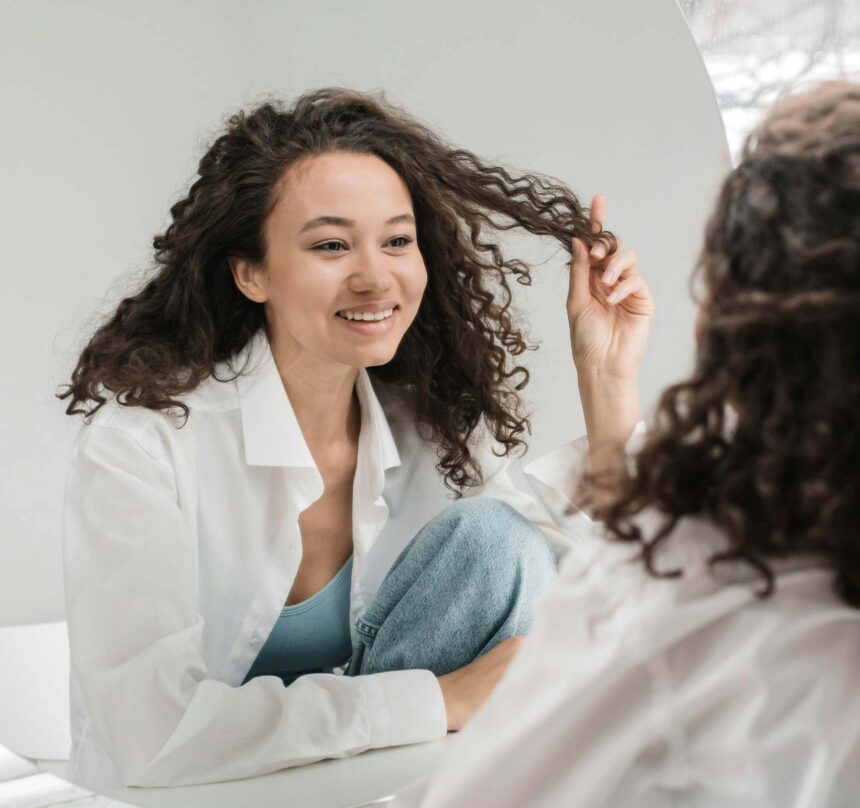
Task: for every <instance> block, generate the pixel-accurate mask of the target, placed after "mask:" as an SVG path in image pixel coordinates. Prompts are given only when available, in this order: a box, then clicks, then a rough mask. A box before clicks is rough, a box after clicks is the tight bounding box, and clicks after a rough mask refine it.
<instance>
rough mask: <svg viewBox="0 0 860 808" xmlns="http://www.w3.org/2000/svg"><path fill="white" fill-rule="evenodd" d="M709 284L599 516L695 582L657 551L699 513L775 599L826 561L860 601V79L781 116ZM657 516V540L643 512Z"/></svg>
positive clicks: (734, 179)
mask: <svg viewBox="0 0 860 808" xmlns="http://www.w3.org/2000/svg"><path fill="white" fill-rule="evenodd" d="M697 277H698V278H701V280H703V281H704V284H703V286H704V299H703V302H702V310H701V313H700V325H699V330H700V333H699V346H698V352H697V357H696V365H695V369H694V371H693V374H692V376H691V378H689V379H688V380H686V381H684V382H682V383H680V384H676V385H674V386H672V387H670V388H669V389H667V390H666V391H665V392H664V393H663V395H662V397H661V399H660V401H659V405H658V409H657V412H656V418H655V423H654V425H653V429H652V431H651V433H650V436H649V437H648V438H647V439H646V441H645V443H644V444H643V446H642V448H641V449H640V450H639V451H638V452H637V453H636V455H635V457H634V458H633V459H632V460H631V465H630V467H629V468H628V469H627V471H626V472H622V475H621V479H620V481H619V479H617V478H616V479H615V480H614V481H609V483H608V485H610V486H611V487H610V491H609V493H610V496H608V497H607V498H605V499H604V502H605V503H606V504H605V505H604V506H603V507H602V508H599V509H598V510H599V515H600V517H601V518H602V519H603V520H604V521H605V523H606V526H607V528H608V532H609V534H610V535H612V536H614V537H616V538H620V539H626V540H631V541H639V542H641V543H642V545H643V556H644V561H645V564H646V567H647V569H648V570H649V572H651V573H652V574H658V575H659V574H669V575H677V574H680V573H681V571H680V570H671V571H663V572H662V573H659V572H657V570H656V568H655V557H656V553H657V550H658V548H659V547H660V545H661V544H662V543H663V542H664V541H666V540H667V538H668V537H669V534H670V533H671V531H672V529H673V528H674V526H675V525H676V523H677V522H678V520H679V519H681V518H682V517H685V516H688V515H698V516H702V517H705V518H706V519H708V520H709V521H711V522H712V523H713V524H715V525H716V526H717V527H718V528H720V529H721V531H722V532H723V533H724V534H725V536H726V537H727V539H728V545H727V548H726V549H725V550H724V551H722V552H720V553H719V554H718V555H716V556H714V557H713V558H711V564H712V565H713V564H715V563H719V562H723V561H741V562H747V563H748V564H750V565H752V566H753V567H754V568H755V569H756V570H757V571H758V572H759V573H760V574H761V576H762V580H763V588H762V594H770V593H771V591H772V590H773V585H774V574H773V570H772V568H771V564H770V563H769V562H771V561H772V560H774V559H777V558H782V557H787V556H794V555H799V554H814V555H816V556H818V557H821V558H823V559H824V560H825V561H826V562H827V563H828V564H829V565H830V566H832V568H833V570H834V575H835V589H836V591H837V593H838V595H839V596H840V597H841V598H842V599H843V600H844V601H845V602H846V603H848V604H850V605H852V606H858V607H860V521H859V520H858V516H860V509H858V506H859V505H860V85H857V84H850V83H844V82H838V83H836V82H834V83H828V84H825V85H821V86H819V87H817V88H816V89H814V90H812V91H808V92H806V93H804V94H801V95H797V96H794V97H788V98H786V99H784V100H782V101H781V102H779V103H777V104H776V106H775V107H774V108H773V109H772V111H771V112H770V113H769V115H768V116H767V118H766V120H765V121H764V123H763V124H762V125H761V126H760V127H759V129H758V130H757V131H755V132H753V133H752V134H751V135H750V137H749V139H748V140H747V142H746V145H745V148H744V151H743V156H742V160H741V163H740V164H739V165H738V167H737V168H736V169H735V170H734V171H733V172H732V173H731V174H730V175H729V177H728V178H727V179H726V181H725V183H724V184H723V187H722V191H721V193H720V196H719V201H718V203H717V206H716V210H715V212H714V213H713V215H712V217H711V219H710V222H709V224H708V227H707V232H706V237H705V244H704V250H703V253H702V257H701V259H700V262H699V267H698V270H697ZM595 483H596V484H597V485H598V486H600V485H601V484H602V483H600V481H594V480H591V484H592V486H593V485H594V484H595ZM591 491H592V494H593V493H594V488H593V487H592V488H591ZM652 506H653V507H654V508H655V509H656V513H657V514H659V516H658V523H659V528H658V529H656V530H655V531H653V532H652V533H651V535H644V533H645V531H643V529H642V527H641V526H640V525H638V524H637V521H640V522H641V520H637V519H635V518H634V517H635V516H636V514H638V513H640V512H641V511H643V510H644V509H645V508H646V507H652ZM649 532H650V531H649Z"/></svg>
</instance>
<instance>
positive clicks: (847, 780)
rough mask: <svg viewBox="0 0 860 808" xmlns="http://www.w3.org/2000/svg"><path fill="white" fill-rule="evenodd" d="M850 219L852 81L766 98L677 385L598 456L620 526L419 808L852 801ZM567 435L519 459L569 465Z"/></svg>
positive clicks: (855, 279)
mask: <svg viewBox="0 0 860 808" xmlns="http://www.w3.org/2000/svg"><path fill="white" fill-rule="evenodd" d="M858 212H860V86H858V85H856V84H855V85H850V84H832V85H824V86H823V87H820V88H818V89H816V90H815V91H812V92H810V93H809V94H807V95H803V96H799V97H795V98H789V99H786V100H784V101H783V102H782V103H780V104H778V105H777V106H776V107H775V108H774V110H773V111H772V112H771V113H770V115H769V116H768V118H767V119H766V121H765V122H764V124H763V125H762V126H761V128H760V129H759V130H758V131H757V132H756V133H755V134H754V135H753V137H752V138H751V140H750V141H749V143H748V145H747V148H746V152H745V154H744V158H743V161H742V162H741V164H740V166H738V168H737V169H736V170H735V171H733V172H732V174H731V175H730V176H729V177H728V179H727V180H726V182H725V184H724V186H723V189H722V194H721V196H720V199H719V202H718V205H717V209H716V211H715V213H714V215H713V218H712V219H711V222H710V224H709V227H708V231H707V237H706V241H705V249H704V253H703V257H702V264H701V265H702V269H703V270H704V280H705V285H706V299H705V302H704V304H703V307H702V310H701V315H700V319H699V324H698V329H697V330H698V332H699V347H698V354H697V364H696V368H695V370H694V373H693V375H692V377H691V378H690V379H688V380H687V381H685V382H683V383H681V384H679V385H676V386H674V387H672V388H670V389H669V390H668V391H666V393H664V395H663V397H662V399H661V402H660V405H659V409H658V411H657V417H656V423H655V425H654V428H653V431H652V432H651V433H650V436H648V437H647V438H646V439H645V442H644V445H643V446H641V448H640V449H639V451H638V452H637V453H636V454H635V456H634V459H633V460H632V463H631V465H630V467H625V466H624V464H621V465H620V471H619V464H617V462H616V463H615V469H614V471H613V470H612V469H613V464H612V462H611V454H610V453H609V452H608V450H602V451H603V453H604V455H605V456H604V457H603V458H602V459H600V462H601V463H602V465H603V468H602V469H600V476H601V477H602V481H601V480H596V481H595V480H593V481H592V485H591V486H590V489H591V499H592V502H593V501H594V499H595V498H596V499H597V511H596V512H597V514H598V515H599V516H600V517H601V519H602V520H604V522H605V526H606V532H607V533H608V535H609V537H612V538H614V539H617V540H620V541H615V542H607V541H605V540H603V537H602V536H598V537H595V538H592V539H590V540H589V541H586V542H584V543H583V545H582V546H581V547H580V549H579V550H578V551H572V552H571V553H570V554H568V556H567V558H566V560H565V563H564V564H563V565H562V569H561V570H560V573H559V577H558V579H557V582H556V584H555V585H554V588H553V590H552V593H551V594H550V595H549V596H548V597H547V598H546V599H544V601H543V603H542V605H541V610H540V611H539V613H538V615H537V618H536V622H535V626H534V630H533V632H532V634H531V635H530V637H529V639H528V640H527V641H526V642H525V644H524V646H523V649H522V652H521V653H520V654H519V655H518V656H517V658H516V659H515V661H514V662H513V664H512V665H511V667H510V669H509V671H508V673H507V675H506V676H505V679H504V680H503V682H502V683H501V684H500V686H499V688H497V689H496V690H495V691H494V693H493V695H492V696H491V697H490V699H489V701H488V702H487V704H486V705H485V708H484V709H483V710H482V711H481V714H480V715H479V716H478V717H476V719H475V721H474V722H473V723H472V724H471V725H470V726H469V727H468V729H467V731H466V732H465V733H464V734H463V735H462V736H460V737H459V738H458V739H457V740H456V741H455V747H454V749H453V752H454V754H452V755H451V758H450V764H449V765H448V766H447V767H443V770H442V771H441V772H440V773H439V775H438V777H437V778H436V779H435V780H434V782H433V784H432V786H431V788H430V789H429V792H428V793H427V794H426V796H425V799H423V800H421V801H420V804H421V805H422V806H426V808H431V807H432V808H435V807H436V806H439V808H441V807H442V806H445V808H458V806H474V805H493V806H498V808H502V806H523V805H528V806H533V807H534V808H544V807H546V808H549V806H552V807H553V808H555V806H562V805H582V806H589V807H590V808H593V807H594V806H604V805H605V806H628V805H636V806H644V805H648V806H652V805H653V806H658V805H659V806H663V805H669V804H671V805H689V806H714V807H716V806H733V807H734V806H773V807H774V808H776V806H779V808H786V807H787V806H812V805H814V806H844V807H845V808H847V806H849V805H852V806H853V805H857V804H858V795H860V722H858V715H860V687H858V671H860V610H858V608H857V607H858V606H860V540H858V532H857V531H858V525H857V503H858V501H860V490H858V488H860V476H858V468H860V428H858V427H860V421H858V413H860V375H858V373H860V330H858V328H857V318H858V312H860V216H858ZM588 274H589V272H588V267H587V265H586V264H584V263H583V262H578V264H575V265H574V271H573V277H574V284H573V286H574V293H573V295H572V302H571V306H570V311H571V328H572V334H573V335H574V356H575V359H576V362H577V365H578V366H580V365H581V364H582V363H583V361H584V360H585V359H586V353H585V352H583V351H582V350H580V349H579V348H578V345H577V343H578V340H579V338H580V335H579V334H577V329H578V327H579V322H580V316H581V313H582V312H583V311H590V312H591V314H592V315H593V314H594V312H595V311H596V310H598V309H599V306H598V305H597V304H598V303H599V301H596V300H595V299H594V298H593V296H592V295H591V294H590V293H589V290H588V286H587V278H588ZM589 316H591V315H589ZM604 333H609V332H608V331H605V332H604ZM614 336H615V338H616V341H617V342H618V343H620V344H622V345H624V344H626V345H627V346H628V348H629V349H625V351H624V352H625V353H626V354H627V355H628V357H629V358H630V359H631V362H630V366H631V367H635V364H636V354H637V353H638V351H639V350H640V347H641V341H640V340H637V339H635V338H633V337H634V335H633V333H632V331H631V330H630V329H627V328H620V329H615V334H614ZM580 347H581V346H580ZM619 400H626V401H634V397H633V396H632V395H631V394H625V393H623V392H620V394H619ZM631 412H634V413H635V404H634V405H633V406H632V407H627V408H625V407H620V408H619V409H618V410H617V412H616V414H615V416H614V420H615V422H616V423H617V424H618V428H619V429H620V431H621V432H622V433H627V434H629V430H630V428H631V426H632V424H633V421H634V420H635V414H634V415H633V416H632V417H631V415H630V413H631ZM595 448H597V447H593V449H592V451H594V449H595ZM570 451H571V449H570V447H568V448H566V449H564V450H559V453H558V454H555V455H550V456H548V457H547V458H546V459H541V460H539V461H536V464H535V465H534V466H533V467H532V469H531V473H533V474H534V475H535V477H536V478H537V479H538V480H541V481H542V483H543V484H544V485H546V484H548V483H551V482H552V481H553V478H554V479H555V480H556V481H558V480H560V479H561V477H559V476H558V475H559V472H566V473H567V475H568V479H570V475H571V472H572V471H573V470H574V469H575V465H574V464H572V463H571V462H570ZM565 461H567V462H565ZM547 490H549V489H547ZM560 514H561V516H560V518H563V509H560ZM643 551H644V552H643ZM643 560H644V569H643V564H642V563H641V561H643ZM631 562H632V563H631ZM414 802H415V800H412V801H409V800H407V799H406V798H405V797H404V798H403V800H402V801H401V802H399V803H398V804H404V805H405V804H407V803H408V804H414Z"/></svg>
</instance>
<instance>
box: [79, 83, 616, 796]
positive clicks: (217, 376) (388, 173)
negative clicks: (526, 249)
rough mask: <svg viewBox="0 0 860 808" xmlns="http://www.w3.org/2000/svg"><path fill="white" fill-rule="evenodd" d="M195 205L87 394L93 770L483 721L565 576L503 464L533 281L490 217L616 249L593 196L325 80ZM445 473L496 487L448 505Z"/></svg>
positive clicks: (365, 740)
mask: <svg viewBox="0 0 860 808" xmlns="http://www.w3.org/2000/svg"><path fill="white" fill-rule="evenodd" d="M171 213H172V217H173V221H172V223H171V224H170V226H169V227H168V229H167V231H166V232H165V233H164V234H163V235H161V236H159V237H158V238H156V239H155V248H156V258H157V262H158V265H159V267H158V271H157V273H156V274H155V275H154V276H153V277H152V279H151V280H150V281H149V282H148V283H147V284H146V285H145V286H144V287H143V289H142V290H141V291H139V292H138V293H137V294H135V295H133V296H132V297H129V298H127V299H125V300H123V301H122V302H121V303H120V305H119V306H118V308H117V310H116V312H115V313H114V315H113V316H112V317H111V318H110V320H109V321H108V322H107V323H106V324H105V325H104V326H102V327H101V328H100V329H99V330H98V331H97V332H96V334H95V335H94V336H93V338H92V339H91V341H90V342H89V344H88V345H87V347H86V348H85V350H84V351H83V353H82V355H81V357H80V360H79V362H78V365H77V367H76V368H75V371H74V374H73V377H72V383H71V385H70V387H69V388H68V390H67V391H66V392H65V393H64V397H65V398H68V399H70V403H69V407H68V412H69V413H86V414H90V415H92V418H91V419H90V420H89V423H88V424H87V425H85V426H84V427H83V428H82V430H81V432H80V435H79V438H78V441H77V444H76V447H75V451H74V456H73V460H72V464H71V467H70V471H69V476H68V485H67V495H66V510H65V517H64V547H65V572H66V587H67V615H68V624H69V632H70V644H71V659H72V702H73V705H72V709H73V736H74V745H73V753H72V757H73V760H72V777H73V779H75V780H77V781H79V782H82V783H84V784H86V785H89V786H91V787H93V788H97V789H99V788H101V789H104V788H107V787H110V786H111V785H116V784H118V783H120V782H125V783H127V784H133V785H168V784H180V783H192V782H205V781H212V780H219V779H229V778H236V777H244V776H250V775H254V774H260V773H263V772H268V771H273V770H276V769H278V768H282V767H284V766H289V765H295V764H299V763H304V762H310V761H312V760H317V759H320V758H323V757H332V756H343V755H349V754H354V753H357V752H360V751H362V750H364V749H367V748H371V747H379V746H387V745H394V744H401V743H410V742H414V741H420V740H425V739H429V738H433V737H437V736H439V735H442V734H444V733H445V731H446V730H447V729H457V728H459V726H460V725H461V724H462V723H463V721H465V719H466V718H468V717H469V716H470V715H471V713H472V712H473V711H474V710H475V709H476V707H477V705H478V704H480V703H481V701H482V700H483V699H484V697H485V696H486V695H487V693H488V692H489V690H490V688H491V687H492V686H493V685H494V683H495V681H496V680H497V679H498V677H499V675H500V674H501V672H502V671H503V670H504V669H505V666H506V664H507V661H508V659H509V657H510V655H511V653H512V651H513V650H514V648H515V647H516V636H517V635H521V634H523V633H525V631H526V630H527V628H528V626H529V623H530V615H531V601H532V599H533V597H534V596H535V595H536V594H538V593H540V592H541V591H543V589H544V588H545V587H546V586H547V584H548V582H549V580H550V579H551V577H552V576H553V574H554V562H553V558H552V555H551V554H550V552H549V550H548V548H547V546H546V543H545V540H544V537H543V535H542V534H541V533H540V532H539V531H538V530H537V529H536V528H535V527H534V526H533V525H532V524H531V522H529V521H528V520H527V519H525V518H523V516H521V515H520V514H519V513H518V512H517V511H515V510H513V509H512V508H511V507H509V505H510V504H513V505H515V506H516V507H517V508H519V509H520V510H521V511H523V512H524V514H526V515H527V516H531V517H533V518H534V519H539V518H540V510H539V509H537V506H536V505H535V503H533V502H531V501H530V500H529V499H528V498H527V497H525V496H523V495H521V494H518V493H517V492H516V490H515V489H514V488H513V487H512V485H511V484H510V483H509V482H508V479H507V476H506V472H505V464H506V460H505V459H504V457H505V455H507V454H508V453H509V452H510V451H511V450H513V449H515V448H516V447H517V446H519V445H521V444H522V439H521V436H522V434H523V432H524V430H525V429H526V426H527V423H526V421H525V419H524V417H523V416H522V415H521V414H520V412H519V400H518V396H517V391H518V390H519V389H520V388H521V387H522V384H523V383H524V381H525V380H526V374H525V371H524V370H523V369H522V368H520V367H516V366H513V367H512V363H511V362H510V358H511V356H516V355H517V354H519V353H521V352H522V351H523V350H524V349H525V343H524V340H523V337H522V335H521V333H520V331H519V330H518V328H517V327H516V325H515V324H514V323H513V321H512V318H511V314H510V312H509V304H510V299H511V298H510V289H509V286H508V277H509V276H511V275H512V276H514V277H516V278H517V280H520V281H527V280H528V277H529V273H528V269H527V267H526V266H525V265H523V264H522V263H520V262H518V261H516V260H509V259H506V258H505V257H504V255H503V254H502V252H501V251H500V250H499V248H498V247H497V246H496V244H495V242H494V241H493V238H492V234H493V231H494V230H495V229H499V228H500V229H509V228H512V227H521V228H524V229H525V230H527V231H529V232H532V233H535V234H538V235H549V236H554V237H556V238H557V239H559V240H560V241H561V243H563V244H569V239H570V237H572V236H574V235H579V236H581V237H583V238H585V239H586V240H588V241H589V242H590V243H593V241H594V236H593V235H592V233H591V226H590V223H589V221H588V220H587V219H586V218H585V216H584V214H583V211H582V209H581V208H580V206H579V203H578V202H577V200H576V198H575V197H574V196H573V195H572V194H571V193H570V192H569V191H568V190H567V189H566V188H564V187H563V186H560V185H557V184H555V183H553V182H550V181H548V180H545V179H542V178H537V177H532V176H525V177H519V178H514V177H511V176H509V175H508V174H507V173H506V172H505V171H503V170H502V169H500V168H496V167H493V166H486V165H483V164H482V163H481V162H480V161H478V160H477V159H476V158H475V157H474V156H473V155H471V154H470V153H468V152H465V151H460V150H452V149H450V148H449V147H447V146H446V145H444V144H443V143H442V142H441V141H439V140H438V139H437V138H436V137H435V136H434V135H433V134H432V133H430V132H429V131H427V130H426V129H424V128H423V127H422V126H420V125H418V124H417V123H415V122H414V121H412V120H410V119H409V118H407V117H406V116H405V115H403V114H402V113H400V112H399V111H397V110H394V109H392V108H390V107H387V106H385V105H383V104H381V103H378V102H376V101H374V100H372V99H369V98H367V97H365V96H361V95H359V94H357V93H350V92H345V91H334V90H324V91H320V92H317V93H312V94H309V95H307V96H304V97H303V98H301V99H300V100H299V101H298V103H297V104H296V105H295V106H294V107H292V108H291V109H289V110H279V109H277V108H276V107H274V106H273V105H268V104H267V105H263V106H261V107H260V108H259V109H257V110H255V111H254V112H253V113H251V114H249V115H244V114H240V115H237V116H235V117H234V118H232V119H231V121H230V125H229V127H228V129H227V131H226V132H225V133H224V134H223V135H221V136H220V137H219V138H218V139H217V140H216V141H215V143H214V144H213V145H212V146H211V148H210V149H209V150H208V152H207V153H206V155H205V156H204V157H203V159H202V161H201V162H200V167H199V177H198V179H197V180H196V182H195V183H194V185H193V186H192V187H191V190H190V191H189V193H188V195H187V196H186V198H184V199H182V200H181V201H179V202H177V203H176V204H175V205H174V206H173V208H172V209H171ZM604 238H606V239H610V238H611V237H609V236H608V234H604ZM365 368H372V371H370V372H368V371H366V370H365ZM442 483H444V485H442ZM445 486H447V487H448V488H449V489H452V490H454V491H456V492H469V490H470V489H471V490H475V491H481V492H482V493H484V494H486V495H488V496H493V497H495V498H496V499H483V498H482V499H477V500H476V499H470V500H464V501H463V502H461V503H459V504H455V505H454V506H452V507H451V508H450V509H448V510H446V511H445V512H444V513H443V514H442V515H441V516H437V515H438V514H439V512H440V511H441V510H442V509H443V507H444V506H445V505H446V504H447V501H446V498H445V494H446V492H445ZM499 500H503V502H499ZM434 517H436V518H434ZM425 525H426V526H425ZM422 526H424V527H423V528H422ZM419 530H420V532H419ZM547 530H549V531H551V530H552V528H550V527H549V526H547ZM416 534H418V535H417V538H416V539H415V541H414V542H412V543H411V544H410V543H409V541H410V539H411V538H412V537H413V536H415V535H416ZM407 544H408V545H409V548H408V550H407V551H406V552H404V553H403V555H401V556H400V557H399V558H398V556H399V555H400V553H401V551H403V550H404V548H405V547H406V546H407ZM355 621H357V622H355ZM353 650H354V653H353ZM350 656H351V660H350V662H349V669H348V673H349V674H351V675H347V676H340V675H333V674H332V671H338V669H340V668H341V667H342V666H343V665H344V664H345V663H346V660H347V659H348V658H350ZM355 674H362V675H360V676H359V675H355ZM437 677H438V678H437ZM285 684H289V687H284V685H285Z"/></svg>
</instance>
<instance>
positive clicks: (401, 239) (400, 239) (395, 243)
mask: <svg viewBox="0 0 860 808" xmlns="http://www.w3.org/2000/svg"><path fill="white" fill-rule="evenodd" d="M388 243H389V244H390V245H391V246H392V247H405V246H406V245H407V244H411V243H412V239H411V238H409V236H395V237H394V238H393V239H391V241H389V242H388Z"/></svg>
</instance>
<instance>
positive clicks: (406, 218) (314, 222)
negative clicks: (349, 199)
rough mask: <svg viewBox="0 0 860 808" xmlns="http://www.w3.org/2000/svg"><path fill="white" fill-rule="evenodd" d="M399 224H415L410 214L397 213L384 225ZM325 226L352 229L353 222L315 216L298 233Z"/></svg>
mask: <svg viewBox="0 0 860 808" xmlns="http://www.w3.org/2000/svg"><path fill="white" fill-rule="evenodd" d="M401 222H408V223H410V224H415V217H414V216H413V215H412V214H411V213H398V214H397V216H392V217H391V218H390V219H389V220H388V221H387V222H386V223H385V224H386V225H389V224H399V223H401ZM327 224H329V225H335V226H337V227H353V226H354V225H355V222H354V221H353V220H352V219H344V218H343V217H341V216H317V217H316V218H315V219H311V220H310V221H307V222H305V223H304V224H303V225H302V229H301V230H299V232H300V233H304V232H306V231H308V230H313V229H314V228H315V227H322V226H323V225H327Z"/></svg>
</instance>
